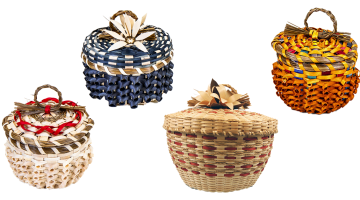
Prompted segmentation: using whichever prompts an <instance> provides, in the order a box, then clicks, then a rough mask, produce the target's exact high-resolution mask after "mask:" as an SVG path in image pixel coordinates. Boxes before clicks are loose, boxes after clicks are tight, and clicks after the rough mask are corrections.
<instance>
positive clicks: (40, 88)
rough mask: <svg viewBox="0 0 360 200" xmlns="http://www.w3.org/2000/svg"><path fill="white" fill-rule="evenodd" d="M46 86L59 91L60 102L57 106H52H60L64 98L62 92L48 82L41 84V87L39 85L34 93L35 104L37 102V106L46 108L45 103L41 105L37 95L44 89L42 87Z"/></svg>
mask: <svg viewBox="0 0 360 200" xmlns="http://www.w3.org/2000/svg"><path fill="white" fill-rule="evenodd" d="M44 88H50V89H52V90H54V91H55V92H57V93H58V96H59V103H58V104H56V105H55V106H52V107H53V108H55V109H58V108H60V106H61V103H62V101H63V100H62V95H61V92H60V91H59V90H58V89H57V88H56V87H54V86H52V85H48V84H47V85H43V86H40V87H38V88H37V89H36V90H35V94H34V101H35V104H36V105H37V106H39V107H42V108H45V106H44V105H41V104H40V103H39V102H38V100H37V95H38V93H39V92H40V90H42V89H44Z"/></svg>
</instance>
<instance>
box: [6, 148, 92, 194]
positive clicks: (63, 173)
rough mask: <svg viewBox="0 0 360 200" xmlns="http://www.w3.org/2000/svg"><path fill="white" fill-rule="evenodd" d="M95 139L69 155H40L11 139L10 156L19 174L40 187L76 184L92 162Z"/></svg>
mask: <svg viewBox="0 0 360 200" xmlns="http://www.w3.org/2000/svg"><path fill="white" fill-rule="evenodd" d="M90 144H91V142H90V141H87V142H86V143H84V144H83V145H82V146H80V147H79V148H77V149H75V150H73V151H72V152H69V153H66V154H51V155H50V154H49V155H36V154H29V153H28V152H27V151H24V150H22V149H19V148H17V147H15V146H13V145H12V144H10V143H9V142H7V143H6V144H5V146H6V154H5V155H6V157H7V159H8V161H9V163H10V166H11V168H12V170H13V172H14V174H15V176H16V177H18V178H19V180H20V181H22V182H24V183H28V184H29V185H32V186H34V187H37V188H39V189H42V188H47V189H56V188H65V187H68V186H69V185H71V184H73V183H76V182H77V181H78V180H79V179H80V178H81V177H82V175H83V174H84V172H85V170H86V169H87V168H88V166H89V164H91V162H92V157H93V153H92V147H91V145H90Z"/></svg>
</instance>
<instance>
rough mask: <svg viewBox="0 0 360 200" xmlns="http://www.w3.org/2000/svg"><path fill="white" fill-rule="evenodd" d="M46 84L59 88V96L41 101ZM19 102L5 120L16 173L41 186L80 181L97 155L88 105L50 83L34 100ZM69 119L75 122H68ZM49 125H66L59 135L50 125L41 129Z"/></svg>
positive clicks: (64, 184)
mask: <svg viewBox="0 0 360 200" xmlns="http://www.w3.org/2000/svg"><path fill="white" fill-rule="evenodd" d="M43 88H50V89H53V90H55V91H56V92H57V93H58V95H59V98H58V99H56V98H46V99H44V100H42V101H40V102H39V101H38V100H37V95H38V92H39V91H40V90H41V89H43ZM15 105H17V108H16V109H17V110H15V111H14V112H12V113H11V114H10V115H8V116H6V117H5V118H4V119H3V121H2V126H3V128H4V131H5V135H6V137H7V139H8V141H7V143H6V144H5V146H6V157H7V159H8V161H9V163H10V166H11V168H12V169H13V172H14V174H15V176H16V177H18V178H19V179H20V180H21V181H22V182H25V183H28V184H30V185H32V186H35V187H37V188H48V189H55V188H65V187H67V186H69V185H70V184H72V183H76V182H77V181H78V180H79V178H80V177H81V176H82V175H83V173H84V171H85V170H86V169H87V168H88V165H89V164H90V163H91V162H92V157H93V153H92V147H91V140H90V133H89V130H90V129H91V128H92V127H93V125H94V121H93V120H92V119H90V118H89V116H88V114H87V112H86V110H85V108H84V107H83V106H77V105H76V104H75V103H74V102H72V101H63V100H62V94H61V92H60V91H59V90H58V89H57V88H56V87H54V86H50V85H44V86H41V87H39V88H38V89H37V90H36V91H35V95H34V101H31V102H28V103H27V104H21V103H15ZM78 109H80V110H78ZM79 114H81V117H80V116H79ZM20 116H21V117H20ZM80 118H81V120H80ZM20 119H21V120H20ZM20 122H22V123H24V122H25V123H26V125H21V123H20ZM69 123H70V124H74V125H72V126H70V125H69V126H64V125H66V124H69ZM30 125H34V127H32V126H30ZM47 126H51V127H52V128H50V129H51V130H52V131H55V130H57V129H58V128H59V127H61V126H64V127H63V128H62V130H61V131H60V132H59V134H55V133H54V134H55V135H54V134H53V133H51V130H50V129H44V131H42V132H39V133H38V132H37V131H39V130H42V128H41V127H47Z"/></svg>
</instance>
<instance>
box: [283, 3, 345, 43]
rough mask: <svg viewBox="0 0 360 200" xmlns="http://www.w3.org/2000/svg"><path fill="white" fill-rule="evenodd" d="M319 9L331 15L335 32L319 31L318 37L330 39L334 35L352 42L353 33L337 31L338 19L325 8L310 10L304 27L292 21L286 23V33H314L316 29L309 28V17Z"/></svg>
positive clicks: (341, 39)
mask: <svg viewBox="0 0 360 200" xmlns="http://www.w3.org/2000/svg"><path fill="white" fill-rule="evenodd" d="M319 11H321V12H324V13H326V14H327V15H328V16H329V17H330V19H331V20H332V21H333V24H334V30H333V32H327V31H325V32H319V33H318V36H317V37H318V38H321V39H329V38H331V37H334V38H335V39H337V40H340V41H344V42H350V39H351V38H350V36H349V35H350V34H351V33H347V32H337V21H336V19H335V16H334V15H333V14H332V13H331V11H329V10H325V9H323V8H314V9H311V10H310V11H309V13H308V14H307V15H306V18H305V21H304V24H305V28H304V29H303V28H300V27H298V26H296V25H294V24H292V23H288V24H286V26H285V30H284V35H300V34H304V35H312V32H313V31H314V30H312V29H310V28H309V25H308V23H307V20H308V19H309V17H310V15H311V14H312V13H314V12H319Z"/></svg>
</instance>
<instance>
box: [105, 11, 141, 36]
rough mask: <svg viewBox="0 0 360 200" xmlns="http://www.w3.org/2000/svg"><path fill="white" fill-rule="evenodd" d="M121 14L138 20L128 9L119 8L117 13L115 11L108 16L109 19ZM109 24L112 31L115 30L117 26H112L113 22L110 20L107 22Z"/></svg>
mask: <svg viewBox="0 0 360 200" xmlns="http://www.w3.org/2000/svg"><path fill="white" fill-rule="evenodd" d="M123 14H127V15H129V16H130V17H132V18H133V19H135V20H138V17H137V16H136V15H135V14H134V13H133V12H131V11H130V10H119V11H118V12H117V13H115V14H114V15H113V16H112V17H110V19H111V20H115V19H116V18H117V17H119V16H121V15H123ZM109 26H110V28H111V30H112V31H116V30H117V28H116V27H115V26H114V24H112V23H111V22H109Z"/></svg>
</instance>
